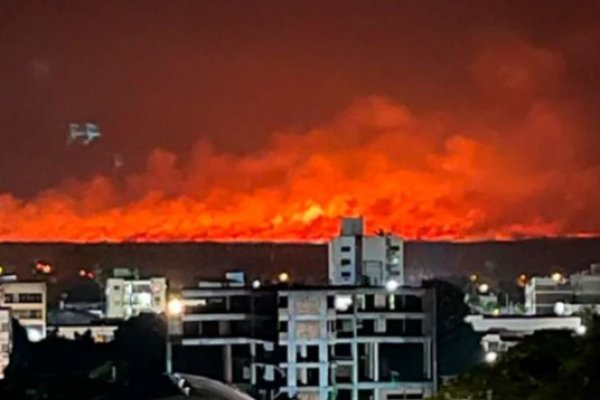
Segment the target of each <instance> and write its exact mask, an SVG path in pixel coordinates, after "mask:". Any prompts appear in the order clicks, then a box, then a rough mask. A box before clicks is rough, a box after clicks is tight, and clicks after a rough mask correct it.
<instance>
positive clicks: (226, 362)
mask: <svg viewBox="0 0 600 400" xmlns="http://www.w3.org/2000/svg"><path fill="white" fill-rule="evenodd" d="M223 379H224V380H225V382H226V383H233V360H232V351H231V345H230V344H226V345H225V346H224V347H223Z"/></svg>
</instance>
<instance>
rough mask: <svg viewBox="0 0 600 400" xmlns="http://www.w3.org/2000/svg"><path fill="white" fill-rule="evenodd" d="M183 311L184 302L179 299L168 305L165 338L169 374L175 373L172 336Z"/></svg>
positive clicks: (175, 298)
mask: <svg viewBox="0 0 600 400" xmlns="http://www.w3.org/2000/svg"><path fill="white" fill-rule="evenodd" d="M183 309H184V306H183V302H182V301H181V300H180V299H179V298H177V297H173V298H171V299H170V300H169V302H168V303H167V312H166V317H167V334H166V337H165V346H166V354H165V362H166V370H167V374H171V373H173V344H172V343H171V334H172V333H173V331H175V326H176V324H177V320H178V318H179V317H180V316H181V314H183Z"/></svg>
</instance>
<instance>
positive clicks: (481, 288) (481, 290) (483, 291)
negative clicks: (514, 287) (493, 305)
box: [477, 283, 490, 294]
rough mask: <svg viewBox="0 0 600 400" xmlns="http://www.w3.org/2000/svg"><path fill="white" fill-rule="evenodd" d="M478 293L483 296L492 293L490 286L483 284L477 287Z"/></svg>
mask: <svg viewBox="0 0 600 400" xmlns="http://www.w3.org/2000/svg"><path fill="white" fill-rule="evenodd" d="M477 291H479V293H481V294H486V293H487V292H489V291H490V285H488V284H487V283H482V284H481V285H479V286H477Z"/></svg>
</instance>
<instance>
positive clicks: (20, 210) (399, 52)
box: [0, 2, 600, 242]
mask: <svg viewBox="0 0 600 400" xmlns="http://www.w3.org/2000/svg"><path fill="white" fill-rule="evenodd" d="M109 3H110V4H111V5H110V6H106V8H104V6H102V7H100V6H98V7H82V8H81V9H78V8H77V7H72V8H67V7H66V6H64V5H63V6H61V7H58V8H57V9H52V10H50V9H47V8H45V7H44V6H43V5H42V3H39V4H38V3H35V2H34V3H32V4H37V5H31V6H22V5H19V4H17V3H14V4H12V3H10V4H12V5H11V6H9V7H8V9H10V10H11V12H12V14H11V13H5V15H12V17H11V18H12V19H11V18H9V23H8V24H7V25H6V26H5V27H4V28H3V30H1V31H0V35H2V37H5V38H13V39H15V38H19V41H15V42H0V49H2V50H5V53H7V54H12V55H13V57H5V58H3V60H2V61H0V70H3V71H5V72H6V73H7V74H8V75H7V76H9V77H10V76H12V77H13V78H14V79H8V80H7V81H9V82H10V85H11V88H12V90H11V91H4V92H3V93H2V94H0V104H2V105H4V107H2V111H1V112H0V127H1V128H2V131H1V133H0V135H2V138H3V142H2V146H1V148H0V152H1V153H2V156H3V157H2V160H3V161H2V162H3V164H2V168H1V169H0V170H1V172H0V241H75V242H94V241H162V240H207V239H211V240H213V239H214V240H322V239H326V238H328V237H330V236H331V235H334V234H336V233H337V230H338V219H339V218H340V217H341V216H345V215H363V216H365V218H366V220H367V225H368V228H369V230H370V231H375V230H377V229H385V230H389V231H393V232H395V233H397V234H400V235H402V236H404V237H406V238H410V239H431V240H433V239H444V240H446V239H447V240H479V239H510V238H520V237H533V236H588V235H597V234H600V210H599V209H598V206H597V204H598V201H599V200H600V185H598V182H599V181H600V157H599V156H598V155H599V154H600V152H599V150H600V140H598V135H597V134H596V132H597V129H596V127H597V123H596V121H595V114H594V110H595V109H596V108H597V107H596V105H597V101H596V97H595V96H596V95H597V93H598V92H599V91H595V90H593V88H594V87H596V84H597V83H598V82H595V80H594V79H593V78H594V76H595V75H594V74H592V73H590V71H592V70H594V68H593V67H594V66H595V65H600V60H599V59H598V57H597V56H596V53H597V52H596V51H595V50H596V49H597V46H598V44H599V43H600V34H599V33H598V32H597V29H596V28H595V25H594V24H593V23H592V22H593V21H595V20H594V19H593V18H591V19H590V18H589V16H586V13H587V14H590V15H592V14H593V13H591V12H590V10H593V11H597V9H596V8H595V7H593V8H592V7H591V6H590V8H585V7H583V6H582V7H579V8H575V9H573V10H570V12H571V14H568V15H565V16H561V15H560V12H559V11H560V9H561V8H556V7H555V8H556V9H555V8H553V7H549V8H548V9H547V10H546V11H544V12H545V13H546V14H545V17H546V19H543V18H541V17H540V18H539V20H538V19H536V20H528V19H527V18H525V17H524V16H525V15H528V14H527V12H528V11H527V10H525V9H523V10H516V9H510V8H506V7H505V6H503V5H501V3H495V2H490V5H489V6H486V7H480V6H474V7H473V8H471V9H469V8H468V7H463V8H460V7H459V8H457V9H452V10H447V11H448V12H450V13H454V14H452V15H454V16H455V17H456V21H454V20H452V21H447V18H446V17H445V15H446V14H445V13H444V12H442V11H443V10H437V11H436V12H434V11H432V8H427V7H428V6H427V4H429V2H424V3H423V4H424V5H422V6H421V5H419V6H416V5H408V4H407V5H406V6H404V7H405V9H402V7H400V6H398V5H392V3H389V4H388V5H386V6H381V7H379V8H378V7H374V6H368V7H367V6H364V5H363V6H360V7H358V6H357V9H353V8H352V7H349V8H348V10H346V11H347V13H341V15H339V16H338V18H339V19H336V21H337V23H338V24H339V25H335V29H333V28H332V25H331V23H332V21H331V20H330V19H329V18H328V17H327V15H329V14H327V13H326V12H325V11H326V10H325V9H327V8H328V7H324V9H323V10H322V11H323V12H322V13H320V14H319V15H317V16H313V15H311V16H308V17H307V21H306V24H301V23H299V22H298V21H297V20H295V19H293V16H294V15H295V16H297V15H298V14H297V13H293V12H292V11H294V10H286V9H285V7H282V8H274V9H268V10H267V9H265V10H263V9H261V8H260V7H259V8H258V9H257V10H253V11H252V12H253V13H254V14H253V15H251V16H248V17H243V16H242V15H241V14H239V13H237V12H236V10H237V9H236V8H227V7H223V8H222V9H218V10H217V9H213V8H212V7H207V8H206V9H204V10H203V12H200V11H199V10H196V11H198V12H197V13H195V14H194V13H192V14H190V13H189V12H186V10H187V8H186V7H187V6H189V7H191V8H190V9H192V8H194V7H196V8H197V7H199V6H197V5H193V3H188V2H181V3H177V4H178V6H177V7H175V6H169V7H168V10H166V11H165V19H167V20H169V18H171V19H172V21H173V23H172V24H170V23H169V24H167V23H166V22H164V19H161V18H158V17H157V14H154V13H152V12H150V11H149V10H148V9H146V8H144V11H143V12H141V13H140V11H139V9H138V8H136V7H134V6H133V5H132V6H131V7H129V6H128V7H127V9H125V10H123V12H124V13H125V15H129V14H131V15H135V16H136V18H137V19H134V20H133V21H132V22H131V24H132V25H130V24H129V23H125V22H126V20H125V19H123V20H122V19H120V17H118V16H115V15H119V14H118V13H115V12H114V11H116V10H115V9H113V8H114V7H117V8H118V7H119V6H118V4H117V3H114V4H113V3H111V2H109ZM583 3H586V4H587V2H582V4H583ZM184 4H185V5H186V6H184ZM381 4H385V2H382V3H381ZM432 4H433V3H432ZM432 4H429V5H430V6H431V5H432ZM36 7H37V8H36ZM240 7H241V6H240ZM359 8H365V10H362V9H361V10H359ZM337 10H339V9H337ZM188 11H189V10H188ZM296 11H298V10H296ZM520 11H522V12H523V14H521V13H520ZM365 13H366V14H365ZM363 14H364V15H366V16H369V17H370V19H369V18H367V19H366V20H365V19H364V18H359V16H360V15H363ZM190 15H191V16H190ZM274 15H276V16H277V18H270V17H273V16H274ZM43 16H46V17H47V18H42V17H43ZM85 16H89V17H90V18H89V29H84V30H83V31H82V33H81V35H82V37H83V39H81V38H79V37H78V36H77V35H73V33H74V32H75V31H74V30H73V29H75V27H77V26H81V25H73V24H72V22H71V21H73V18H75V17H76V20H82V17H85ZM210 16H213V17H214V18H215V19H214V21H213V20H211V21H212V22H209V21H208V19H209V17H210ZM194 18H198V20H197V21H196V20H194ZM203 18H204V19H207V20H206V21H204V20H203ZM246 18H247V19H246ZM411 18H412V19H413V20H411ZM532 18H533V17H532ZM83 19H84V20H85V18H83ZM396 19H397V20H396ZM271 20H272V21H274V22H273V24H274V25H268V24H267V25H265V22H266V21H271ZM369 20H371V21H379V22H380V24H369V23H367V22H368V21H369ZM555 20H556V21H560V23H559V22H557V25H556V26H554V27H553V29H549V28H548V26H546V25H545V24H546V22H545V21H555ZM177 21H179V22H180V24H177V23H176V22H177ZM201 21H204V23H205V24H204V25H202V24H200V22H201ZM219 21H220V22H222V24H224V25H222V26H221V25H220V22H219ZM461 21H462V22H461ZM465 21H468V22H465ZM493 21H497V25H494V24H495V23H494V22H493ZM217 22H219V23H217ZM258 22H261V23H258ZM400 22H403V23H400ZM23 24H25V25H23ZM28 24H29V25H28ZM207 24H208V25H207ZM461 24H463V25H461ZM19 26H25V27H27V26H29V28H31V29H26V30H25V33H23V32H22V31H21V30H20V29H21V28H19V29H17V27H19ZM109 26H110V27H112V28H111V29H108V27H109ZM131 26H133V27H136V26H137V27H138V28H139V29H137V28H136V29H133V28H131ZM227 27H229V28H230V29H229V30H227V29H226V28H227ZM151 28H152V29H151ZM129 29H131V31H129ZM331 29H333V30H332V31H330V30H331ZM128 32H129V33H128ZM140 32H141V33H140ZM217 32H219V33H218V34H217ZM558 33H560V35H558ZM213 34H214V35H213ZM332 34H333V36H332ZM253 35H255V36H253ZM67 39H69V40H71V39H72V40H73V43H72V44H69V43H71V42H70V41H69V40H67ZM84 39H85V40H84ZM121 39H122V41H121ZM88 45H89V46H90V48H91V49H92V50H93V51H92V52H91V53H90V54H91V55H89V54H88V53H87V52H86V51H84V50H86V46H88ZM188 56H189V57H188ZM7 60H8V61H7ZM18 63H23V65H21V67H23V68H24V69H23V68H20V67H19V64H18ZM23 71H25V72H23ZM23 74H25V75H23ZM8 92H10V93H12V94H11V95H9V94H8ZM594 93H595V94H594ZM79 96H80V97H79ZM87 119H91V120H94V121H96V122H98V123H99V124H100V126H101V127H102V131H103V134H104V136H103V137H102V138H100V139H99V140H98V142H97V143H93V144H92V145H90V146H87V147H86V146H80V145H74V146H67V145H66V144H65V142H64V140H63V137H64V135H65V129H66V128H65V127H66V123H67V122H69V121H72V120H77V121H79V120H81V121H85V120H87ZM115 155H119V156H122V157H123V159H124V161H125V166H124V167H123V168H122V169H120V170H114V169H112V160H113V156H115Z"/></svg>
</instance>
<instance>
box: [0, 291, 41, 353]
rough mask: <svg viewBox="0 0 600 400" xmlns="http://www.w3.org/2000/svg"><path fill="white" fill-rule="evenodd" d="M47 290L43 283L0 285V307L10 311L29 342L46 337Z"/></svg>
mask: <svg viewBox="0 0 600 400" xmlns="http://www.w3.org/2000/svg"><path fill="white" fill-rule="evenodd" d="M46 304H47V290H46V283H45V282H22V281H17V282H5V283H2V284H0V307H7V308H9V309H10V310H11V315H12V317H13V318H15V319H17V320H18V321H19V323H20V324H21V325H22V326H23V327H24V328H25V330H26V331H27V336H28V338H29V340H31V341H33V342H36V341H39V340H42V339H43V338H45V337H46Z"/></svg>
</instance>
